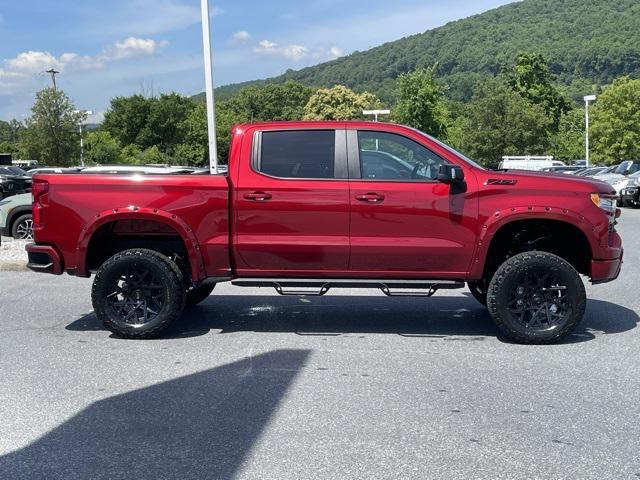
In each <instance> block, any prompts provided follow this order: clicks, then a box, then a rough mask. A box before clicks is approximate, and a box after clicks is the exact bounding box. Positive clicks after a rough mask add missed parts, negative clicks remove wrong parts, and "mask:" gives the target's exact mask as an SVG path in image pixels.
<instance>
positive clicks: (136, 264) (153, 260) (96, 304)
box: [91, 248, 186, 339]
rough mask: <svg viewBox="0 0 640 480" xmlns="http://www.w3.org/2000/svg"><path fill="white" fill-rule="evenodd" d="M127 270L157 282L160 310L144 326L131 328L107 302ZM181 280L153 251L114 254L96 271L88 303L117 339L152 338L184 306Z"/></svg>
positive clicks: (170, 264)
mask: <svg viewBox="0 0 640 480" xmlns="http://www.w3.org/2000/svg"><path fill="white" fill-rule="evenodd" d="M127 267H131V268H141V269H143V270H146V271H149V272H150V273H152V274H153V275H155V276H156V278H157V279H158V280H159V281H160V282H161V285H162V287H161V291H162V294H161V296H162V300H163V304H162V308H161V309H160V311H159V312H158V314H157V316H156V317H155V318H154V319H153V320H152V321H149V322H148V323H144V324H142V325H131V324H128V323H127V322H125V321H124V320H123V319H122V318H121V317H120V316H118V315H117V314H116V313H115V312H114V311H113V308H112V307H111V306H110V305H109V304H108V302H107V296H108V295H109V294H110V293H111V292H110V291H109V290H110V289H111V287H112V285H113V281H114V280H115V278H116V277H118V276H119V275H120V274H121V272H123V271H126V268H127ZM185 298H186V294H185V290H184V279H183V276H182V272H180V269H179V268H178V266H177V265H176V264H175V263H174V262H173V261H172V260H170V259H169V258H168V257H166V256H165V255H162V254H161V253H158V252H156V251H154V250H147V249H143V248H135V249H131V250H124V251H122V252H119V253H116V254H115V255H114V256H112V257H111V258H109V259H108V260H107V261H106V262H104V263H103V264H102V266H101V267H100V268H99V269H98V272H97V273H96V276H95V279H94V281H93V287H92V290H91V300H92V302H93V309H94V311H95V313H96V316H97V317H98V319H100V320H101V321H102V323H103V324H104V326H105V328H106V329H107V330H109V331H111V332H113V333H114V334H116V335H117V336H119V337H122V338H130V339H145V338H154V337H157V336H158V335H160V333H162V331H164V330H165V329H166V328H167V327H168V326H169V325H170V324H171V323H172V322H173V321H174V320H176V319H177V318H178V317H179V316H180V315H181V314H182V311H183V309H184V305H185Z"/></svg>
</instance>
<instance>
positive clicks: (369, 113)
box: [362, 110, 391, 152]
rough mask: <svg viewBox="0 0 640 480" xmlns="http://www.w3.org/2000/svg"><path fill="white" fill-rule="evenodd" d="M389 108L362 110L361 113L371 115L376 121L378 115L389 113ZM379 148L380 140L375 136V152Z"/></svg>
mask: <svg viewBox="0 0 640 480" xmlns="http://www.w3.org/2000/svg"><path fill="white" fill-rule="evenodd" d="M390 113H391V110H363V111H362V114H363V115H366V116H368V117H370V116H372V115H373V118H374V120H375V121H376V122H377V121H378V115H389V114H390ZM379 149H380V141H379V140H378V139H377V138H376V152H377V151H378V150H379Z"/></svg>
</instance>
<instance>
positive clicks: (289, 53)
mask: <svg viewBox="0 0 640 480" xmlns="http://www.w3.org/2000/svg"><path fill="white" fill-rule="evenodd" d="M282 54H283V55H284V56H285V57H287V58H290V59H291V60H294V61H296V62H297V61H298V60H302V59H303V58H304V57H306V56H307V55H308V54H309V49H308V48H307V47H303V46H302V45H289V46H288V47H286V48H284V49H283V50H282Z"/></svg>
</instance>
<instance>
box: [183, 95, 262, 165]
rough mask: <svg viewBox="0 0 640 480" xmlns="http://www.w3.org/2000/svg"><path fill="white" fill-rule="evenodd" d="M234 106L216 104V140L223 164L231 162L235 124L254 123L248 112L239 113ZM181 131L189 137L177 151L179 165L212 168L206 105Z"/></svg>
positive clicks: (193, 111) (185, 136) (225, 103)
mask: <svg viewBox="0 0 640 480" xmlns="http://www.w3.org/2000/svg"><path fill="white" fill-rule="evenodd" d="M230 103H231V102H228V101H227V102H216V140H217V149H218V161H219V162H220V163H227V157H228V156H229V146H230V143H231V128H232V127H233V125H235V124H238V123H246V122H249V120H250V119H249V118H248V117H247V113H246V112H244V111H239V112H238V111H236V110H235V106H234V105H230ZM181 129H182V131H184V132H185V134H184V139H183V142H182V143H181V144H179V145H178V146H177V147H176V150H175V158H176V160H177V162H178V163H186V164H189V165H195V166H206V165H208V164H209V135H208V129H207V106H206V104H204V103H200V104H198V105H197V106H196V107H195V108H194V109H193V110H192V111H191V112H190V113H189V115H188V116H187V118H186V119H185V120H184V122H183V123H182V125H181Z"/></svg>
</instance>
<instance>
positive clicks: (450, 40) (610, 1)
mask: <svg viewBox="0 0 640 480" xmlns="http://www.w3.org/2000/svg"><path fill="white" fill-rule="evenodd" d="M520 52H531V53H541V54H543V55H544V56H545V57H547V58H548V59H549V61H550V67H551V70H552V71H553V73H555V74H556V75H557V76H558V81H559V83H560V84H561V85H562V86H563V89H564V90H565V91H566V93H567V94H568V95H569V96H572V97H574V98H576V99H577V98H578V97H579V96H580V95H581V94H583V93H585V92H588V91H589V90H591V89H592V86H593V85H604V84H608V83H610V82H612V81H613V80H614V79H615V78H616V77H619V76H621V75H625V74H629V75H632V76H637V74H638V73H639V72H640V1H639V0H524V1H522V2H517V3H512V4H509V5H506V6H503V7H500V8H497V9H494V10H491V11H488V12H485V13H482V14H480V15H475V16H473V17H469V18H466V19H463V20H459V21H456V22H452V23H449V24H447V25H444V26H442V27H440V28H436V29H433V30H429V31H427V32H425V33H422V34H418V35H413V36H410V37H406V38H403V39H401V40H397V41H395V42H390V43H386V44H384V45H381V46H379V47H376V48H373V49H371V50H367V51H364V52H355V53H353V54H351V55H349V56H346V57H343V58H339V59H337V60H334V61H331V62H327V63H323V64H320V65H316V66H313V67H309V68H304V69H302V70H298V71H293V70H289V71H288V72H287V73H285V74H284V75H281V76H279V77H274V78H270V79H266V80H258V81H254V82H245V83H242V84H234V85H228V86H223V87H220V88H219V89H218V95H219V98H220V99H224V98H227V97H229V96H230V95H232V94H233V93H235V92H237V91H238V90H239V89H240V88H242V87H245V86H249V85H264V84H266V83H282V82H284V81H286V80H297V81H299V82H302V83H304V84H306V85H310V86H316V87H328V86H332V85H334V84H342V85H346V86H348V87H350V88H353V89H354V90H356V91H363V90H368V91H370V92H372V93H375V94H377V95H378V96H379V97H381V98H382V99H383V100H385V101H391V100H393V97H394V87H395V78H396V77H397V76H398V75H399V74H401V73H404V72H407V71H410V70H413V69H415V68H420V67H430V66H432V65H433V64H437V65H438V70H437V73H438V76H439V78H440V79H441V81H442V82H444V83H445V84H446V85H447V86H448V92H449V93H448V96H449V97H450V98H451V99H453V100H468V99H469V98H470V97H471V95H472V91H473V87H474V85H475V84H476V83H477V81H478V80H479V79H481V78H483V77H485V76H488V75H493V74H496V73H497V72H499V70H500V68H501V66H502V65H505V64H509V63H511V62H513V60H514V58H515V56H516V55H517V54H518V53H520Z"/></svg>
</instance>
